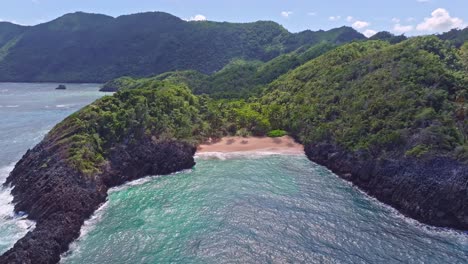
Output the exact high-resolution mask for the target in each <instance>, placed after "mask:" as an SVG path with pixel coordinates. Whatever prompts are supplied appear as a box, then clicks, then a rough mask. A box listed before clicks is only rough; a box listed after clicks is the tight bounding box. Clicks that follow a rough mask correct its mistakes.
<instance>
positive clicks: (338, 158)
mask: <svg viewBox="0 0 468 264" xmlns="http://www.w3.org/2000/svg"><path fill="white" fill-rule="evenodd" d="M305 151H306V154H307V157H308V158H309V159H310V160H312V161H314V162H316V163H318V164H320V165H323V166H326V167H328V168H329V169H330V170H332V171H333V172H334V173H336V174H338V175H339V176H341V177H342V178H344V179H346V180H349V181H351V182H353V183H354V184H356V185H357V186H358V187H360V188H361V189H362V190H364V191H366V192H367V193H368V194H370V195H371V196H373V197H376V198H377V199H378V200H380V201H382V202H384V203H386V204H389V205H391V206H393V207H394V208H396V209H397V210H399V211H400V212H401V213H403V214H405V215H407V216H409V217H412V218H414V219H416V220H419V221H420V222H423V223H426V224H429V225H434V226H440V227H451V228H455V229H460V230H468V166H467V165H466V164H463V163H461V162H459V161H456V160H453V159H452V158H450V157H442V156H439V157H437V156H433V157H426V158H418V159H417V158H412V157H405V156H404V155H394V156H392V157H391V156H390V155H389V157H387V158H377V159H376V158H374V157H370V156H367V155H366V154H365V153H354V154H352V153H349V152H347V151H345V150H344V149H342V148H340V147H337V146H336V145H333V144H325V143H324V144H313V145H308V146H305Z"/></svg>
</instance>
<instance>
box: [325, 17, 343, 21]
mask: <svg viewBox="0 0 468 264" xmlns="http://www.w3.org/2000/svg"><path fill="white" fill-rule="evenodd" d="M340 19H341V16H331V17H329V18H328V20H330V21H338V20H340Z"/></svg>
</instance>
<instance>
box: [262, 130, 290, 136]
mask: <svg viewBox="0 0 468 264" xmlns="http://www.w3.org/2000/svg"><path fill="white" fill-rule="evenodd" d="M287 134H288V132H286V131H284V130H280V129H276V130H272V131H270V132H268V134H267V136H269V137H284V136H286V135H287Z"/></svg>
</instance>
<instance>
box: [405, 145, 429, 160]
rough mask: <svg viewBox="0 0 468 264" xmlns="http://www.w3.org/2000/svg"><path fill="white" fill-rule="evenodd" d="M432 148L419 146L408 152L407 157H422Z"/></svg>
mask: <svg viewBox="0 0 468 264" xmlns="http://www.w3.org/2000/svg"><path fill="white" fill-rule="evenodd" d="M429 150H430V148H429V147H428V146H426V145H417V146H416V147H414V148H412V149H410V150H408V151H406V155H407V156H413V157H417V158H419V157H421V156H422V155H424V154H426V153H427V152H429Z"/></svg>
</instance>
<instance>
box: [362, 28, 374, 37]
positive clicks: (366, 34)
mask: <svg viewBox="0 0 468 264" xmlns="http://www.w3.org/2000/svg"><path fill="white" fill-rule="evenodd" d="M363 34H364V36H366V37H368V38H370V37H372V36H374V35H375V34H377V31H375V30H372V29H367V30H366V31H364V33H363Z"/></svg>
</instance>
